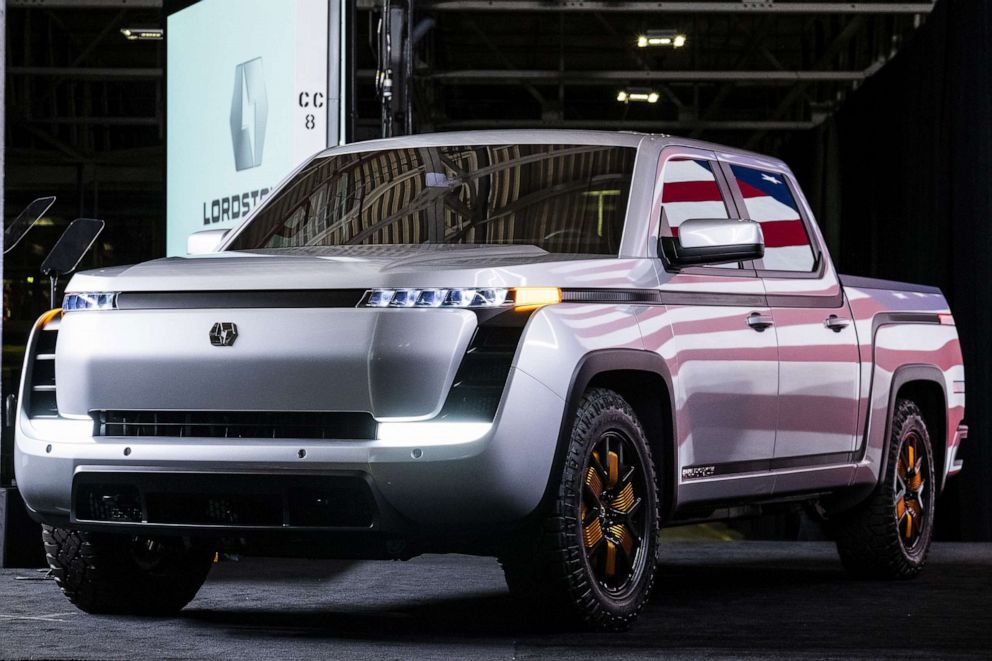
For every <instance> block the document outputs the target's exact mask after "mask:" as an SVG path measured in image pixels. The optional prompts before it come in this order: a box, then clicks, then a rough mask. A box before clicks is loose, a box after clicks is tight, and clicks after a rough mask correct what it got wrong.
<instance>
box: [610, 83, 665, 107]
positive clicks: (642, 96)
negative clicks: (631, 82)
mask: <svg viewBox="0 0 992 661" xmlns="http://www.w3.org/2000/svg"><path fill="white" fill-rule="evenodd" d="M660 98H661V95H660V94H658V93H657V92H656V91H654V90H653V89H651V88H650V87H628V88H627V89H625V90H620V91H619V92H618V93H617V101H619V102H620V103H630V102H632V101H633V102H638V103H645V102H646V103H658V100H659V99H660Z"/></svg>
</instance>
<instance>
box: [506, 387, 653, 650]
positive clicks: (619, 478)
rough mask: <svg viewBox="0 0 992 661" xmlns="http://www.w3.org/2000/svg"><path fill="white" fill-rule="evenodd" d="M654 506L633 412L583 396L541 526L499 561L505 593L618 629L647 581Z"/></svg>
mask: <svg viewBox="0 0 992 661" xmlns="http://www.w3.org/2000/svg"><path fill="white" fill-rule="evenodd" d="M658 510H659V506H658V489H657V480H656V477H655V470H654V464H653V460H652V456H651V450H650V448H649V446H648V442H647V438H646V437H645V434H644V430H643V428H642V427H641V425H640V422H639V421H638V420H637V416H636V415H635V414H634V411H633V409H632V408H631V407H630V405H629V404H628V403H627V402H626V401H625V400H624V399H623V398H622V397H621V396H620V395H618V394H617V393H615V392H613V391H611V390H606V389H599V388H597V389H592V390H590V391H589V392H588V393H586V394H585V396H584V397H583V399H582V401H581V402H580V404H579V408H578V411H577V413H576V419H575V425H574V427H573V429H572V434H571V438H570V441H569V447H568V454H567V456H566V459H565V466H564V471H563V474H562V476H561V482H560V486H559V489H558V492H557V494H556V497H555V500H554V502H553V504H552V506H551V510H550V511H549V512H548V513H547V515H546V516H545V517H544V519H543V521H542V527H541V529H540V530H537V531H534V532H533V535H532V536H531V537H529V538H524V539H521V540H520V542H519V543H518V544H517V545H516V546H515V548H514V549H511V550H509V551H508V552H507V553H504V554H503V556H502V557H501V558H500V561H501V563H502V565H503V570H504V572H505V574H506V581H507V584H508V585H509V587H510V590H511V592H513V593H514V595H515V596H516V597H518V598H519V599H520V600H521V601H522V602H523V603H524V605H525V606H527V607H529V610H531V611H532V612H534V613H536V614H539V615H540V617H542V618H548V617H549V616H550V617H552V618H554V619H557V620H562V619H564V622H565V623H566V624H567V623H583V624H585V625H586V626H589V627H591V628H595V629H600V630H608V631H616V630H622V629H625V628H627V627H628V626H629V625H630V624H631V622H633V620H634V619H635V618H636V617H637V615H638V613H639V612H640V610H641V608H642V607H643V606H644V603H645V602H646V601H647V598H648V596H649V594H650V591H651V587H652V585H653V583H654V576H655V555H656V552H657V531H658Z"/></svg>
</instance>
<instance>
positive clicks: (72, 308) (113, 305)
mask: <svg viewBox="0 0 992 661" xmlns="http://www.w3.org/2000/svg"><path fill="white" fill-rule="evenodd" d="M115 309H117V292H83V293H78V294H66V295H65V298H63V299H62V312H77V311H79V310H115Z"/></svg>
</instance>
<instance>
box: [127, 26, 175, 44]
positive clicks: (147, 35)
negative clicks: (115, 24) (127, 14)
mask: <svg viewBox="0 0 992 661" xmlns="http://www.w3.org/2000/svg"><path fill="white" fill-rule="evenodd" d="M121 34H122V35H124V38H125V39H127V40H128V41H136V40H139V39H140V40H142V41H158V40H160V39H162V37H163V36H164V35H165V30H163V29H162V28H121Z"/></svg>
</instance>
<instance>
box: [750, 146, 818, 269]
mask: <svg viewBox="0 0 992 661" xmlns="http://www.w3.org/2000/svg"><path fill="white" fill-rule="evenodd" d="M731 170H732V171H733V173H734V178H735V179H736V180H737V186H738V188H740V191H741V195H742V196H743V197H744V205H745V207H747V213H748V216H750V217H751V219H752V220H756V221H758V222H759V223H761V231H762V233H764V235H765V258H764V267H765V268H766V269H772V270H782V271H812V270H813V251H812V249H811V248H810V245H809V237H807V236H806V228H805V227H804V226H803V221H802V219H801V218H800V216H799V211H798V206H797V205H796V200H795V198H794V197H793V196H792V191H790V190H789V186H788V184H786V182H785V179H784V178H783V177H782V176H781V175H777V174H770V173H767V172H761V171H760V170H752V169H751V168H745V167H742V166H739V165H733V166H731Z"/></svg>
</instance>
